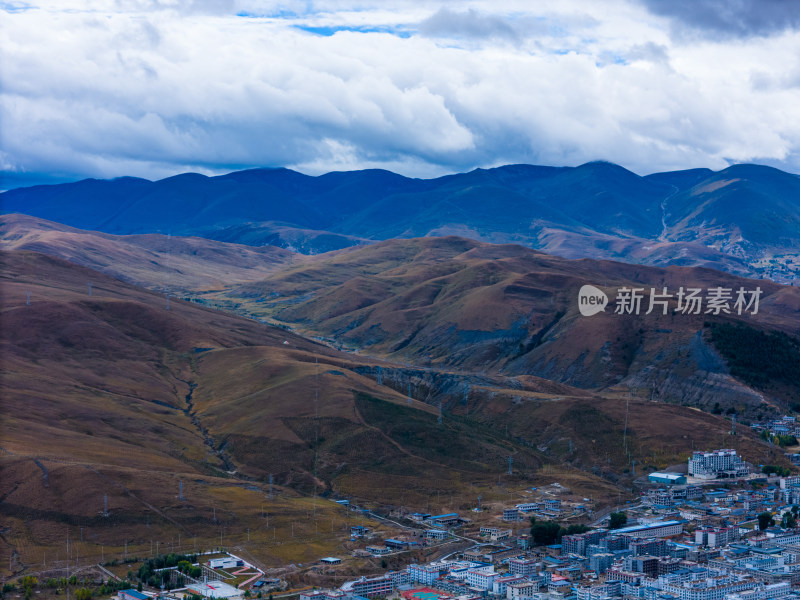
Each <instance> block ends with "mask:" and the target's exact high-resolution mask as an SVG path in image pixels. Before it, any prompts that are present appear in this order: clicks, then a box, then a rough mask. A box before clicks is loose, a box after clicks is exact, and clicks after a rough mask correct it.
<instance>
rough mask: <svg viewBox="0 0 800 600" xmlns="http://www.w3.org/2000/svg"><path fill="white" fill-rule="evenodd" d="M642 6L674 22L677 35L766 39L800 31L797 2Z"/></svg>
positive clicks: (677, 1)
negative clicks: (779, 34)
mask: <svg viewBox="0 0 800 600" xmlns="http://www.w3.org/2000/svg"><path fill="white" fill-rule="evenodd" d="M642 3H643V4H644V5H645V6H646V7H647V9H648V10H649V11H650V12H651V13H653V14H656V15H661V16H664V17H669V18H670V19H672V24H673V27H674V29H675V33H676V34H678V35H681V34H687V33H694V34H698V33H699V34H704V33H705V34H708V35H716V36H721V37H726V38H730V37H741V38H746V37H766V36H770V35H773V34H778V33H783V32H784V31H786V30H787V29H799V28H800V2H798V1H797V0H642ZM687 30H688V31H687Z"/></svg>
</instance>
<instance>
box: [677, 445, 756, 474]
mask: <svg viewBox="0 0 800 600" xmlns="http://www.w3.org/2000/svg"><path fill="white" fill-rule="evenodd" d="M748 472H749V469H748V468H747V465H746V464H745V463H744V461H743V460H742V458H741V457H740V456H738V455H737V454H736V450H730V449H722V450H714V451H712V452H703V451H699V450H698V451H695V452H694V453H693V454H692V458H690V459H689V475H691V476H693V477H698V478H700V479H716V478H717V477H719V476H720V475H723V476H728V477H742V476H744V475H747V473H748Z"/></svg>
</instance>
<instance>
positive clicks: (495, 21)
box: [419, 7, 520, 42]
mask: <svg viewBox="0 0 800 600" xmlns="http://www.w3.org/2000/svg"><path fill="white" fill-rule="evenodd" d="M419 31H420V33H421V34H422V35H425V36H429V37H450V38H467V39H505V40H510V41H514V42H515V41H518V40H519V37H520V36H519V34H518V33H517V30H516V29H515V28H514V27H512V25H511V24H510V23H509V22H507V21H506V20H504V19H502V18H500V17H497V16H493V15H485V14H479V13H478V12H476V11H475V10H472V9H470V10H468V11H465V12H456V11H453V10H450V9H449V8H445V7H442V8H440V9H439V10H438V11H437V12H435V13H434V14H432V15H431V16H430V17H428V18H427V19H425V20H424V21H422V22H421V23H420V24H419Z"/></svg>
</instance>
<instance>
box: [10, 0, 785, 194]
mask: <svg viewBox="0 0 800 600" xmlns="http://www.w3.org/2000/svg"><path fill="white" fill-rule="evenodd" d="M93 1H94V3H95V4H91V3H83V2H77V0H76V4H75V5H74V6H69V0H63V2H64V3H65V4H66V5H67V9H62V8H61V6H62V3H61V2H53V4H52V5H47V6H43V7H38V8H35V9H31V10H25V11H14V12H11V11H2V10H0V47H2V49H3V52H2V53H0V60H2V63H3V64H2V65H0V66H2V69H0V78H1V79H2V80H1V81H0V84H1V85H0V119H1V120H2V122H3V127H2V129H0V147H2V149H3V152H4V154H3V155H2V170H5V171H6V172H15V173H30V174H50V175H53V174H59V175H63V174H74V176H75V177H80V176H98V177H113V176H120V175H137V176H144V177H149V178H154V177H162V176H165V175H169V174H174V173H176V172H181V171H186V170H196V171H200V172H204V173H215V172H222V171H227V170H231V169H236V168H245V167H254V166H296V167H300V168H302V169H306V170H307V171H310V172H320V171H324V170H328V169H343V168H352V169H355V168H364V167H384V168H389V169H392V170H396V171H399V172H402V173H404V174H407V175H413V176H431V175H437V174H442V173H446V172H453V171H464V170H469V169H472V168H474V167H477V166H492V165H496V164H502V163H522V162H528V163H540V164H555V165H569V164H573V165H574V164H580V163H582V162H586V161H589V160H595V159H607V160H610V161H613V162H616V163H619V164H622V165H623V166H626V167H628V168H631V169H634V170H636V171H638V172H652V171H657V170H665V169H672V168H688V167H696V166H707V167H712V168H720V167H724V166H726V165H727V163H728V161H729V160H740V161H747V160H764V161H772V164H776V166H780V165H782V168H785V169H787V170H794V171H800V108H799V107H798V106H797V102H796V87H793V86H794V85H796V81H797V80H798V77H797V73H800V70H799V69H800V63H799V62H798V60H797V58H796V57H797V56H800V40H798V38H797V36H793V35H788V34H785V35H773V36H768V37H758V36H753V37H749V38H746V39H743V40H742V39H737V40H735V41H732V42H726V41H724V40H721V41H717V42H714V43H709V42H706V41H702V42H693V41H683V42H682V43H680V44H676V43H674V42H673V41H672V39H671V38H670V36H669V35H668V34H667V32H666V30H665V28H664V22H663V20H662V19H660V18H656V17H653V16H652V15H650V14H649V13H648V12H647V10H645V9H644V8H643V7H642V6H641V5H640V4H634V5H631V4H629V3H628V2H627V1H620V2H609V3H603V4H602V6H599V7H598V3H596V2H591V1H590V0H573V1H572V2H570V3H564V2H555V1H553V2H548V1H544V0H543V2H542V3H541V4H540V3H537V6H539V7H541V12H531V11H530V10H527V9H526V8H525V7H526V6H527V3H518V2H511V1H510V0H509V1H506V0H496V1H495V2H488V1H484V0H475V1H473V2H467V3H465V4H462V3H460V4H459V11H460V12H456V11H454V10H453V9H449V8H447V7H446V6H445V8H447V10H445V8H442V9H440V10H439V9H437V11H436V12H434V13H433V15H431V12H430V7H428V8H427V9H426V10H421V9H420V3H417V2H404V1H402V0H387V1H386V2H383V3H380V4H379V5H378V4H375V5H369V3H368V2H367V1H366V0H364V1H363V2H361V3H359V4H355V3H334V2H328V3H314V4H306V3H302V4H303V5H302V6H295V5H294V4H292V3H278V2H276V3H274V4H271V5H269V6H267V5H265V4H263V3H262V4H261V10H262V12H263V13H264V16H250V17H247V18H244V17H240V16H237V13H239V12H241V11H242V10H245V11H254V10H255V7H254V6H250V5H248V4H247V2H245V0H237V2H235V3H234V5H233V6H232V7H228V6H227V5H219V4H216V3H209V4H197V3H177V2H171V1H169V0H160V1H159V2H157V3H155V4H154V3H153V2H152V1H149V0H141V3H142V4H141V5H142V6H144V4H147V7H149V8H147V9H143V8H138V6H139V3H137V1H136V0H125V8H124V10H122V9H118V7H117V5H116V4H115V3H114V2H113V0H93ZM86 4H90V7H89V8H80V9H79V8H78V7H84V5H86ZM251 4H253V3H251ZM153 7H156V8H153ZM211 9H213V10H211ZM301 9H302V10H301ZM217 10H219V11H220V12H216V11H217ZM209 11H210V12H209ZM282 11H283V12H282ZM492 15H494V16H492ZM434 17H436V18H434ZM451 17H452V18H451ZM445 21H447V22H445ZM426 22H427V25H426V27H432V29H429V30H428V32H427V33H425V32H423V31H422V28H420V33H419V34H414V31H416V29H415V26H414V24H419V23H426ZM319 27H323V28H330V32H329V35H316V34H314V33H309V32H308V31H306V30H304V29H303V28H319ZM537 27H538V29H536V28H537ZM507 28H510V29H511V30H512V33H509V30H508V29H507ZM399 30H402V31H404V32H411V34H410V35H408V36H401V35H397V34H396V33H395V31H399ZM513 32H516V33H513ZM453 36H457V39H456V38H454V37H453ZM458 36H460V37H458ZM454 40H455V41H454ZM473 41H474V42H475V43H472V42H473ZM11 56H13V57H14V59H13V60H11V59H10V58H9V57H11ZM785 57H792V58H791V59H788V58H787V59H784V58H785Z"/></svg>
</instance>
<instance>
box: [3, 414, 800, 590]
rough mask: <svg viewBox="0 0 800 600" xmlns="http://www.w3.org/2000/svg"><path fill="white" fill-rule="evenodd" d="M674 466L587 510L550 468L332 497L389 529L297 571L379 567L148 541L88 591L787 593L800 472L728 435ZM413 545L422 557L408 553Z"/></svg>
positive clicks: (796, 572)
mask: <svg viewBox="0 0 800 600" xmlns="http://www.w3.org/2000/svg"><path fill="white" fill-rule="evenodd" d="M757 427H758V428H760V429H761V430H763V431H766V432H768V433H769V434H770V435H793V433H794V424H793V423H790V422H789V420H785V421H781V422H778V421H776V422H772V423H767V424H766V425H758V426H757ZM681 467H682V468H678V469H670V470H667V471H664V472H655V473H650V474H649V475H647V476H643V477H642V478H640V483H643V485H642V488H641V490H640V491H639V493H638V498H637V499H635V500H626V501H625V503H624V504H620V505H619V506H617V507H615V508H611V509H607V508H606V509H604V510H600V511H596V507H595V505H594V502H593V501H592V499H590V498H582V497H576V496H575V495H574V494H572V493H571V491H570V490H569V489H568V488H566V487H564V486H562V485H561V484H559V483H558V482H553V483H552V484H551V485H548V486H545V487H540V488H538V489H537V488H528V489H526V490H523V491H522V495H523V497H525V498H526V501H524V502H517V503H514V504H513V505H508V506H499V505H498V504H497V503H493V504H492V505H491V506H482V505H481V501H480V498H479V499H478V501H477V505H476V507H475V508H474V509H473V510H472V511H471V512H470V513H469V514H468V515H462V514H459V513H446V514H430V513H427V512H409V511H408V510H406V509H396V510H395V511H393V512H392V513H391V514H387V515H380V514H377V513H373V512H372V511H370V510H368V509H365V508H362V507H360V506H356V505H355V504H354V503H352V502H351V501H350V500H348V499H338V500H333V502H336V503H337V504H339V506H341V509H342V510H344V511H355V512H358V513H359V514H361V515H367V516H368V517H369V518H371V519H373V520H374V521H375V522H377V523H381V524H382V525H389V526H390V527H391V528H390V529H389V530H390V531H394V532H395V533H392V534H391V536H389V535H385V530H384V528H383V527H381V529H380V532H381V533H380V535H378V532H377V531H373V530H372V529H371V528H370V527H367V526H365V525H352V526H351V527H350V541H351V542H354V543H355V544H356V545H357V546H358V547H353V546H352V545H351V546H350V548H351V549H350V550H349V555H342V556H324V557H320V558H319V561H318V563H317V564H316V565H310V566H309V565H307V567H309V568H310V570H309V571H306V573H317V574H323V575H324V576H325V577H326V580H327V581H330V580H336V579H337V578H338V579H340V580H341V579H344V578H345V576H346V574H347V573H348V572H351V571H348V570H347V563H348V562H349V561H354V560H357V559H359V558H364V557H371V558H376V559H379V560H380V565H381V566H382V567H384V569H383V573H382V574H379V575H375V574H372V575H369V576H361V577H355V578H353V577H351V578H349V579H347V580H346V581H344V582H343V583H341V584H340V585H337V586H336V587H322V586H309V585H303V583H304V582H303V581H302V580H300V581H298V580H297V579H294V580H292V581H289V580H288V578H282V576H281V574H280V572H279V571H278V570H276V571H275V572H274V573H268V572H267V570H266V569H264V568H261V567H259V566H256V565H254V564H252V563H251V562H248V561H247V560H245V559H243V558H242V557H240V556H238V555H237V554H236V553H235V552H234V551H228V550H226V549H222V548H218V549H216V550H214V551H209V552H205V553H200V554H193V555H176V554H174V553H172V554H169V555H160V556H158V557H156V558H151V559H148V560H146V561H143V562H142V563H141V565H140V566H139V568H138V571H133V570H128V571H127V573H126V574H125V569H126V568H127V566H126V564H121V565H119V568H118V569H117V570H116V571H114V570H109V568H106V567H103V566H100V568H101V569H102V572H103V573H104V574H105V575H106V576H107V577H108V580H107V581H106V582H105V583H103V588H102V591H105V592H106V593H109V592H110V593H116V597H117V598H118V600H159V599H161V600H184V599H185V600H201V599H203V598H209V599H225V600H240V599H242V598H251V597H257V598H262V597H266V596H269V597H270V598H274V597H287V598H288V597H291V598H298V600H361V599H364V598H393V599H397V600H399V599H401V598H402V599H403V600H479V599H483V600H499V599H502V598H505V599H507V600H614V599H620V600H632V599H643V600H769V599H773V598H783V597H798V598H800V591H798V590H797V586H798V585H799V584H800V528H798V527H797V525H798V517H800V476H793V475H789V474H788V472H787V470H785V468H781V467H773V466H770V465H759V466H758V467H756V466H754V465H751V464H749V463H747V462H746V461H745V460H744V459H743V457H741V456H739V455H738V454H737V452H736V450H732V449H717V450H711V451H699V450H698V451H695V452H693V453H692V455H691V457H690V458H689V459H688V461H687V464H685V465H682V466H681ZM420 556H427V557H429V558H430V560H428V561H426V562H419V561H418V560H416V561H415V560H414V558H419V557H420ZM114 562H116V561H114ZM389 562H391V565H392V566H391V568H390V567H389ZM300 566H302V565H300ZM59 582H60V580H51V579H48V580H47V582H43V583H46V586H47V587H58V585H59ZM61 583H64V584H66V583H67V582H66V580H65V581H64V582H61ZM305 583H307V582H305ZM37 585H38V581H36V579H35V578H34V577H32V576H26V577H23V578H22V579H21V581H20V582H19V583H17V584H8V583H7V584H6V585H5V586H4V589H3V593H4V595H8V594H11V597H22V595H23V593H24V596H25V598H26V599H28V600H29V599H30V598H31V590H32V589H33V588H35V587H37ZM64 587H65V589H66V590H67V594H69V589H70V587H69V585H64ZM78 591H80V590H78ZM37 593H38V591H37ZM75 595H76V597H78V596H81V594H79V593H76V594H75ZM83 597H85V598H88V597H91V595H88V596H87V594H86V593H84V594H83Z"/></svg>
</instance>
